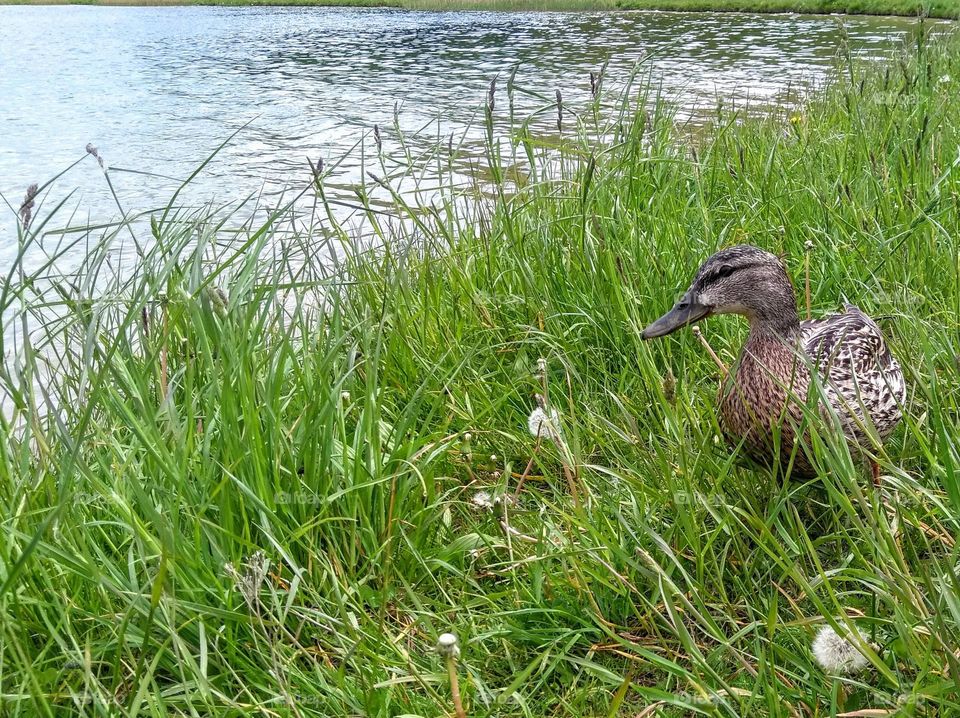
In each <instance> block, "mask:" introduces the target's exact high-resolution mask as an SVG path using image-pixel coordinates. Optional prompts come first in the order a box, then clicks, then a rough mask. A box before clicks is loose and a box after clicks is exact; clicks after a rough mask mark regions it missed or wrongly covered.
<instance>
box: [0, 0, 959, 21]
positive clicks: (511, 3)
mask: <svg viewBox="0 0 960 718" xmlns="http://www.w3.org/2000/svg"><path fill="white" fill-rule="evenodd" d="M5 4H14V5H20V4H28V5H30V4H36V5H59V4H75V5H312V6H338V7H339V6H350V7H396V8H405V9H409V10H503V11H512V10H551V11H562V12H563V11H569V12H572V11H589V10H677V11H705V12H754V13H807V14H827V13H846V14H851V15H905V16H913V17H916V16H920V15H923V16H926V17H933V18H948V19H957V18H960V2H958V0H0V5H5Z"/></svg>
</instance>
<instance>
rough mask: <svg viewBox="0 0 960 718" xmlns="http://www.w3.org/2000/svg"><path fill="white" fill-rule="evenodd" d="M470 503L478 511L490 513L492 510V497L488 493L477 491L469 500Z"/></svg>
mask: <svg viewBox="0 0 960 718" xmlns="http://www.w3.org/2000/svg"><path fill="white" fill-rule="evenodd" d="M470 503H471V504H473V508H475V509H477V510H478V511H490V510H492V509H493V497H492V496H491V495H490V492H489V491H478V492H477V493H475V494H474V495H473V496H472V497H471V499H470Z"/></svg>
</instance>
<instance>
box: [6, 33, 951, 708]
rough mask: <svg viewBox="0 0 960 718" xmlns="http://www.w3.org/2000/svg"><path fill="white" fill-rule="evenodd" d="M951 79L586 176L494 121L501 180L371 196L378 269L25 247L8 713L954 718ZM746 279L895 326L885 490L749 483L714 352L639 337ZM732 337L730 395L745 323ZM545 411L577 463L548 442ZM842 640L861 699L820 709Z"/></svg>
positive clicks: (582, 165) (162, 247) (642, 129)
mask: <svg viewBox="0 0 960 718" xmlns="http://www.w3.org/2000/svg"><path fill="white" fill-rule="evenodd" d="M958 79H960V44H958V42H957V41H956V40H942V41H940V42H938V43H934V44H928V43H927V42H924V41H922V40H920V41H917V42H916V43H915V44H911V45H910V46H909V47H907V48H905V49H904V50H903V52H902V54H901V55H900V56H899V57H897V58H896V59H895V60H894V61H893V62H891V63H890V64H889V65H871V66H865V67H863V66H856V65H854V64H851V63H850V61H849V60H847V62H846V64H845V65H844V66H843V67H842V68H841V70H840V72H838V75H837V77H836V79H835V81H834V82H832V84H830V85H829V86H828V87H827V88H826V89H825V90H823V92H822V93H821V94H818V95H817V96H815V97H813V98H811V99H810V101H809V103H808V104H806V105H805V106H804V107H803V108H801V109H798V110H787V109H784V110H779V111H774V112H771V113H770V114H768V115H766V116H764V117H759V118H748V117H744V116H742V115H739V114H730V113H728V112H726V111H720V110H718V111H717V112H716V113H715V114H714V115H712V116H711V117H710V118H707V120H706V124H705V125H704V126H701V127H698V128H696V129H691V128H688V127H684V126H681V125H679V124H678V123H677V122H676V121H675V120H674V118H673V117H672V116H671V114H670V112H669V111H668V109H667V107H666V106H665V105H664V104H663V103H658V102H655V98H650V97H648V96H647V94H646V92H645V91H643V90H638V87H645V86H647V82H646V78H643V77H640V78H638V80H637V81H636V83H635V84H634V85H632V86H631V87H629V88H626V89H624V90H623V92H622V94H621V95H620V96H619V101H618V104H615V105H613V106H611V105H609V104H606V103H603V104H602V103H601V102H600V101H599V100H598V101H597V103H596V104H595V105H593V106H590V107H585V108H571V107H563V115H562V123H561V132H560V133H559V139H558V136H557V133H556V130H554V132H553V133H550V132H549V131H544V132H541V131H539V130H538V129H537V127H538V126H540V125H542V124H543V122H544V121H545V120H544V115H541V116H540V117H539V118H538V119H537V122H539V123H540V124H539V125H538V124H537V123H536V122H532V121H522V120H521V118H517V119H516V120H514V121H511V122H510V124H509V126H507V125H506V123H505V121H494V120H493V119H492V118H493V117H494V116H496V113H490V112H489V111H488V112H487V113H486V116H487V141H486V151H485V152H482V153H479V154H478V151H477V149H476V148H471V147H467V146H463V147H457V146H456V145H455V144H454V145H452V147H448V145H447V143H446V142H444V143H442V144H441V145H439V146H437V147H436V148H435V149H434V150H433V152H432V153H430V154H429V155H428V156H420V157H418V158H416V159H415V160H413V161H411V162H410V163H404V164H401V165H397V164H394V163H393V162H394V160H393V157H394V156H393V155H388V154H386V153H385V154H379V155H377V156H375V157H368V158H367V168H368V169H373V170H374V173H375V177H371V178H370V179H369V181H367V182H366V183H365V184H364V185H363V186H357V188H356V200H355V203H356V204H358V205H360V206H362V207H365V209H364V212H365V214H366V216H367V219H368V221H369V225H370V226H371V227H372V228H373V231H374V233H375V236H376V238H377V239H378V240H379V241H381V242H382V246H381V247H380V248H379V249H376V250H371V249H364V247H365V246H366V245H363V244H362V243H361V242H360V241H359V240H358V239H357V238H356V237H354V236H351V235H349V234H347V233H346V232H345V231H344V230H343V229H342V227H341V226H340V225H339V224H338V223H337V221H336V220H335V219H334V218H333V217H332V216H329V217H325V218H324V219H323V221H322V222H321V221H319V220H318V221H317V222H316V223H315V224H314V225H312V226H311V225H309V223H308V224H307V225H306V226H305V225H304V222H303V221H302V220H298V221H294V220H293V218H292V217H291V215H290V212H288V211H284V210H280V211H277V212H274V213H273V214H272V215H271V216H270V217H269V219H267V220H265V221H264V220H262V219H261V221H260V222H255V221H254V220H253V219H251V218H248V217H247V215H246V214H245V213H244V212H243V211H242V210H236V209H235V210H233V211H232V214H231V213H229V212H224V211H220V212H214V211H203V212H199V211H198V212H186V211H184V210H179V211H178V210H176V209H174V206H175V204H176V198H175V199H174V200H173V201H172V202H171V207H170V209H168V211H165V212H162V213H157V214H154V215H152V216H151V217H150V220H149V223H147V222H146V221H145V220H142V221H141V222H139V223H135V224H132V225H120V226H106V227H104V226H100V227H96V228H90V229H88V230H86V231H63V230H59V229H57V227H58V226H60V224H61V222H59V221H58V219H57V218H58V217H59V216H60V215H61V213H62V212H63V211H64V210H63V209H62V208H61V207H53V208H51V207H43V206H36V207H33V208H31V210H30V211H31V213H32V215H33V216H32V217H29V218H28V217H27V216H26V214H27V212H26V210H24V212H23V213H22V215H23V221H21V223H20V233H21V234H20V241H21V250H22V251H21V259H19V260H18V261H17V262H16V263H15V265H14V266H13V268H12V269H11V270H10V271H9V273H8V275H7V277H6V281H5V282H4V283H3V285H2V288H0V309H2V311H3V316H5V317H7V318H8V321H7V323H6V326H7V329H8V332H7V335H6V337H5V340H4V346H3V347H2V350H3V354H4V356H7V357H8V359H7V363H6V366H7V368H6V369H5V370H4V373H3V375H2V377H0V388H2V391H3V393H4V394H6V395H7V397H6V404H5V406H6V408H5V411H4V417H5V421H6V427H5V428H6V431H5V435H6V438H5V439H4V441H3V442H2V443H0V452H2V453H0V472H2V473H0V513H2V516H3V521H2V523H0V535H2V541H0V551H2V554H0V683H2V686H0V687H2V690H0V701H2V708H0V713H2V714H3V715H4V716H31V717H33V716H53V715H57V716H59V715H124V716H135V715H152V716H165V715H183V716H186V715H224V716H240V715H251V714H262V715H271V716H345V715H356V716H377V717H380V716H384V717H385V716H399V715H405V716H439V715H452V714H453V703H452V699H451V691H450V684H449V677H448V672H447V668H446V667H445V664H444V663H443V660H442V659H441V657H440V656H439V655H437V653H436V652H435V650H434V647H435V645H436V643H437V638H438V636H439V634H441V633H443V632H447V631H453V632H455V633H457V634H458V635H459V637H460V647H461V650H462V653H461V655H460V660H459V663H458V665H457V666H456V675H458V677H459V688H460V692H461V694H462V698H463V703H464V706H465V712H466V714H467V715H469V716H471V717H472V718H476V717H480V716H517V717H521V716H524V717H528V718H529V717H533V716H636V715H641V716H651V715H655V714H659V715H667V716H685V715H721V716H744V715H750V716H754V715H764V716H826V715H836V714H838V713H844V712H847V714H848V715H863V716H866V715H928V716H933V715H942V716H946V715H954V714H956V713H957V711H960V695H958V691H957V682H956V681H957V676H958V675H960V658H958V656H960V653H958V649H960V639H958V637H960V579H958V577H957V564H958V558H960V556H958V551H960V549H958V547H957V538H958V535H960V428H958V410H960V380H958V374H960V365H958V361H960V360H958V355H960V340H958V337H960V331H958V330H960V204H958V197H960V168H958V165H960V159H958V157H960V155H958V149H960V131H958V129H957V124H956V122H955V119H956V118H957V117H958V116H960V82H958ZM516 91H518V88H516V87H515V86H514V85H513V83H512V82H509V83H507V88H506V89H504V88H503V86H502V85H501V87H500V89H499V90H498V93H497V94H496V95H495V96H494V97H495V102H496V103H497V112H499V108H503V107H506V106H507V105H506V103H507V96H508V95H510V94H511V93H513V92H516ZM606 92H610V93H614V91H613V88H606ZM614 94H615V93H614ZM602 95H603V93H601V96H602ZM544 105H545V107H546V110H545V112H546V113H547V115H546V121H549V122H550V123H553V120H552V119H550V118H551V116H555V115H556V113H557V107H556V106H551V105H550V103H549V101H548V100H547V99H546V98H545V102H544ZM651 106H655V107H656V110H654V111H647V110H645V109H644V108H649V107H651ZM483 114H484V113H481V115H483ZM400 140H401V138H400V137H399V135H398V132H397V130H396V129H394V130H393V131H391V132H387V131H385V132H384V133H383V142H384V145H385V147H395V146H397V145H398V143H399V141H400ZM371 144H372V143H371ZM404 146H406V147H407V148H409V147H411V145H410V144H406V145H404ZM411 154H412V153H411ZM481 154H482V156H480V155H481ZM401 156H402V155H401ZM408 156H409V155H408ZM465 158H466V159H469V163H470V164H471V165H474V166H478V167H481V168H482V171H481V170H478V174H477V175H476V180H475V184H473V185H471V186H468V187H466V188H462V189H457V186H456V185H455V183H454V169H455V167H457V166H462V164H463V163H464V160H465ZM326 171H327V170H321V171H320V172H319V173H318V180H317V182H316V183H314V184H312V185H311V187H310V189H309V190H308V196H311V197H315V199H316V205H317V208H318V209H319V214H320V215H323V214H324V208H329V207H330V202H332V201H333V198H331V197H330V196H329V195H328V194H327V192H326V191H325V189H324V185H325V182H326V174H325V172H326ZM110 172H111V173H113V172H114V171H110ZM109 176H110V175H109V174H108V175H107V177H108V179H109ZM438 180H439V181H438ZM417 182H422V183H423V187H424V193H422V194H418V193H416V192H413V191H411V188H412V186H413V185H414V184H416V183H417ZM427 184H429V185H430V186H432V187H441V188H445V189H443V190H442V191H441V192H440V194H439V195H437V194H436V193H432V194H431V193H429V192H426V186H427ZM401 186H403V187H404V192H403V194H397V193H396V188H398V187H401ZM42 196H43V193H42V192H41V195H40V197H42ZM417 197H419V201H418V200H416V199H415V198H417ZM471 198H472V199H471ZM37 202H38V205H39V199H38V200H37ZM11 204H14V203H13V202H12V201H11ZM15 206H19V205H15ZM745 240H748V241H750V242H753V243H755V244H759V245H761V246H764V247H766V248H769V249H771V250H773V251H777V252H782V253H783V254H784V256H785V257H786V261H787V262H788V264H789V266H790V267H791V268H792V270H793V273H794V276H795V277H797V278H798V280H799V281H800V282H801V283H802V277H803V273H804V272H803V267H804V257H805V256H809V263H810V275H811V286H812V301H813V307H814V312H815V313H821V312H829V311H831V310H834V309H836V308H837V307H838V306H839V304H840V303H841V301H843V300H848V301H853V302H856V303H857V304H859V305H860V306H861V307H862V308H864V309H865V310H866V311H868V312H870V313H871V314H873V315H874V316H877V317H882V318H884V319H883V321H884V326H885V328H886V331H887V333H888V335H889V337H890V342H891V346H892V349H893V351H894V352H895V353H896V354H897V355H898V356H899V357H900V358H901V360H902V362H903V364H904V367H905V369H906V372H907V375H908V378H909V381H910V384H911V391H910V397H909V403H908V406H907V407H906V419H905V421H904V423H903V425H902V427H901V428H900V429H899V430H898V432H897V433H896V435H895V436H894V438H893V439H892V440H891V442H890V443H889V445H888V446H887V453H885V454H884V455H882V456H880V457H879V458H880V463H881V467H882V472H883V485H882V488H875V487H874V486H873V484H872V482H871V481H870V479H869V477H868V476H865V475H864V472H863V471H862V468H861V467H860V466H859V464H858V463H857V462H856V461H854V460H853V459H851V457H850V456H849V454H848V453H847V451H846V449H845V447H844V446H843V445H842V444H841V445H838V444H837V441H836V439H835V437H834V436H833V435H832V433H831V432H830V431H826V430H823V429H824V427H823V426H822V425H821V424H820V423H819V422H814V424H813V428H814V430H815V431H814V435H815V440H814V450H815V452H816V456H817V457H818V461H819V463H820V464H821V465H822V466H823V468H824V471H823V475H822V477H821V478H820V479H818V480H816V481H812V482H808V483H804V484H800V483H795V482H790V481H786V482H785V481H783V480H782V477H775V476H771V475H770V474H769V473H767V472H764V471H758V470H754V469H750V468H747V467H742V466H740V465H739V464H738V462H737V461H736V460H735V457H732V456H731V454H730V453H729V452H728V451H727V449H726V448H725V447H724V446H723V445H722V444H721V443H720V442H719V440H718V427H717V419H716V399H715V393H716V380H717V377H716V373H717V371H716V368H715V367H714V365H713V364H712V363H711V360H710V359H709V358H708V357H707V356H706V354H705V352H704V351H703V349H702V348H701V347H700V346H699V344H698V343H697V341H696V339H695V338H694V337H692V336H691V334H690V332H680V333H679V334H677V335H676V337H671V338H670V339H667V340H663V341H660V342H657V343H651V344H646V343H643V342H642V341H641V340H640V338H639V330H640V328H641V327H642V326H643V325H644V324H645V323H647V322H648V321H649V320H651V319H652V318H655V317H656V316H658V315H659V314H660V313H661V312H662V311H663V310H664V309H665V308H666V307H667V306H669V305H670V303H671V302H672V300H673V299H674V298H675V295H676V291H677V290H678V289H681V288H684V287H686V286H687V283H688V281H689V279H690V276H691V274H692V272H693V271H694V270H695V268H696V267H697V266H698V264H699V263H700V261H701V260H702V259H703V258H704V257H706V256H707V255H708V254H710V253H711V252H713V251H714V250H715V249H717V248H718V247H720V246H723V245H727V244H731V243H735V242H741V241H745ZM807 242H811V243H812V245H813V249H812V250H811V251H810V252H809V255H805V246H806V243H807ZM137 246H139V247H140V248H141V249H142V256H141V257H138V256H137V251H136V247H137ZM334 248H339V253H338V256H339V259H338V260H337V261H336V262H335V263H334V264H332V265H331V262H330V260H329V258H328V254H329V253H330V252H331V251H333V249H334ZM344 248H346V249H344ZM77 251H79V252H81V253H82V255H83V257H84V259H83V261H82V262H81V263H80V264H79V266H78V263H77V262H76V261H70V258H71V257H73V256H74V255H73V253H74V252H77ZM24 256H27V257H28V258H29V260H25V259H23V257H24ZM37 257H47V259H46V260H44V261H42V262H40V261H37ZM20 326H27V327H30V331H29V333H28V337H29V340H25V339H24V338H23V336H22V334H21V338H20V340H19V342H18V345H17V347H16V351H17V357H18V358H17V359H13V358H12V357H11V356H10V352H11V351H12V350H13V349H14V347H13V345H12V344H11V338H10V330H11V329H10V328H11V327H20ZM705 331H706V332H707V334H708V336H709V340H710V342H711V343H712V345H713V346H714V348H715V349H717V350H718V352H719V353H720V355H721V357H722V358H723V359H724V360H725V361H727V362H729V361H731V360H732V358H733V357H734V355H735V353H736V351H737V349H738V347H739V346H740V343H741V341H742V339H743V335H744V326H743V325H742V323H739V322H737V321H735V320H734V319H732V318H726V319H723V318H719V319H713V320H710V321H709V322H708V323H707V324H706V326H705ZM541 360H542V361H541ZM538 393H539V394H545V395H546V396H547V401H548V403H549V405H550V407H552V408H554V409H555V410H556V411H557V412H558V413H559V416H560V423H561V427H562V428H561V430H562V434H563V436H562V440H561V441H558V442H555V441H551V440H549V439H543V440H537V439H534V438H533V437H532V436H531V435H530V433H529V432H528V429H527V416H528V414H529V413H530V411H531V409H532V408H533V407H534V406H535V403H534V395H535V394H538ZM818 428H819V429H820V431H819V432H818V431H816V429H818ZM524 476H525V477H526V479H525V481H523V482H522V483H523V485H522V487H519V484H520V483H521V477H524ZM518 488H519V493H518V495H517V499H516V501H515V502H507V503H506V508H504V503H503V502H500V503H496V501H495V499H497V498H498V497H502V496H504V495H508V496H510V495H513V494H515V493H517V492H518ZM478 492H487V493H488V494H489V498H491V499H493V500H491V501H489V502H488V496H486V495H483V494H480V495H479V496H478ZM572 492H575V494H576V498H577V499H578V500H575V499H574V495H573V493H572ZM488 504H493V505H492V506H490V505H488ZM260 552H262V554H261V553H260ZM825 623H827V624H829V625H832V626H834V627H835V628H836V629H838V630H840V631H849V630H850V628H851V627H852V626H853V625H856V626H857V627H858V628H859V629H861V630H862V631H863V632H864V634H865V636H866V639H867V640H868V641H869V642H870V643H872V644H873V645H874V646H875V649H869V650H868V658H869V662H870V665H869V667H867V668H866V669H865V670H864V671H862V672H860V673H857V674H854V675H850V676H846V677H832V676H829V675H826V674H825V672H824V671H823V670H822V669H821V668H820V667H819V666H818V665H817V664H816V663H815V662H814V660H813V657H812V655H811V652H810V644H811V640H812V638H813V636H814V633H815V631H816V629H817V628H818V627H820V626H821V625H823V624H825ZM864 650H867V649H866V648H865V649H864ZM866 709H872V710H875V711H880V712H873V713H862V712H861V713H857V712H854V711H862V710H866ZM883 711H887V712H886V713H884V712H883Z"/></svg>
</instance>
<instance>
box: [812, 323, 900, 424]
mask: <svg viewBox="0 0 960 718" xmlns="http://www.w3.org/2000/svg"><path fill="white" fill-rule="evenodd" d="M800 331H801V334H802V339H801V343H802V345H803V348H804V350H805V351H806V353H807V355H808V356H809V357H810V359H811V360H812V361H813V363H814V365H815V366H816V367H817V369H818V372H819V374H820V376H821V377H822V378H823V379H824V391H825V393H826V395H827V398H828V399H829V400H830V404H831V405H832V406H833V409H834V410H835V411H836V413H837V415H838V416H839V417H840V421H841V423H842V425H843V427H844V433H845V434H846V435H847V436H848V437H849V438H851V439H854V440H855V441H857V442H862V441H863V440H864V439H865V438H866V435H867V434H868V433H869V432H870V428H869V427H871V426H872V427H873V428H874V429H875V430H876V432H877V434H878V435H879V437H880V438H881V439H883V438H885V437H886V436H887V435H888V434H889V433H890V432H891V431H893V429H894V427H895V426H896V425H897V422H899V421H900V417H901V411H900V407H901V406H902V405H903V403H904V401H905V399H906V392H907V390H906V382H905V381H904V378H903V370H902V369H901V368H900V364H898V363H897V360H896V359H894V358H893V355H892V354H891V353H890V350H889V349H887V343H886V341H885V340H884V338H883V333H882V332H881V331H880V327H878V326H877V324H876V322H874V321H873V320H872V319H871V318H870V317H868V316H867V315H866V314H864V313H863V312H862V311H860V309H858V308H857V307H855V306H853V305H849V304H848V305H847V306H846V311H844V313H843V314H834V315H831V316H827V317H824V318H822V319H816V320H808V321H805V322H801V324H800Z"/></svg>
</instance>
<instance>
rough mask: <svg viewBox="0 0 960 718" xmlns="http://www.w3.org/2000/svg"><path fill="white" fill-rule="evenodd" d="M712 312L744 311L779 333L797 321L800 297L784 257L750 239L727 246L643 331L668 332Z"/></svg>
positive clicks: (648, 333)
mask: <svg viewBox="0 0 960 718" xmlns="http://www.w3.org/2000/svg"><path fill="white" fill-rule="evenodd" d="M711 314H742V315H743V316H745V317H747V319H749V320H750V324H751V326H752V327H753V328H755V329H761V330H763V329H766V330H770V331H773V332H777V333H786V332H787V331H788V330H789V329H792V328H793V327H795V326H796V325H797V323H798V320H797V306H796V299H795V298H794V295H793V285H792V284H791V283H790V277H789V276H787V271H786V269H785V268H784V266H783V262H781V261H780V259H779V258H778V257H777V256H776V255H774V254H770V252H765V251H764V250H762V249H759V248H757V247H752V246H750V245H748V244H741V245H737V246H735V247H728V248H726V249H721V250H720V251H719V252H717V253H716V254H714V255H713V256H712V257H710V258H709V259H708V260H707V261H706V262H704V263H703V265H702V266H701V267H700V269H699V270H698V271H697V274H696V276H695V277H694V279H693V283H692V284H691V285H690V288H689V289H688V290H687V292H686V294H684V295H683V296H682V297H681V298H680V301H678V302H677V303H676V304H675V305H674V307H673V309H671V310H670V311H669V312H667V313H666V314H664V315H663V316H662V317H660V318H659V319H658V320H657V321H655V322H654V323H653V324H651V325H650V326H648V327H647V328H646V329H644V330H643V334H642V336H643V338H644V339H653V338H655V337H662V336H666V335H667V334H670V333H672V332H675V331H677V329H680V328H681V327H685V326H687V325H688V324H693V323H694V322H697V321H699V320H701V319H703V318H705V317H708V316H710V315H711Z"/></svg>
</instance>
